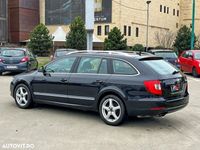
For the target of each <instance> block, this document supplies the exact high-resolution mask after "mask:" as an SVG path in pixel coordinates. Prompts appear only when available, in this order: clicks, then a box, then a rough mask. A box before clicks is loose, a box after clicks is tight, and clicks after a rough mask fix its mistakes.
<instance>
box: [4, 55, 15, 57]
mask: <svg viewBox="0 0 200 150" xmlns="http://www.w3.org/2000/svg"><path fill="white" fill-rule="evenodd" d="M2 56H3V57H13V56H11V55H2Z"/></svg>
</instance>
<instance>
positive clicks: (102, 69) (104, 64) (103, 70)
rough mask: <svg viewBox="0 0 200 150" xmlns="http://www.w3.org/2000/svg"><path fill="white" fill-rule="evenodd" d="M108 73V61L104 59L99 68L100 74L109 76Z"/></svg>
mask: <svg viewBox="0 0 200 150" xmlns="http://www.w3.org/2000/svg"><path fill="white" fill-rule="evenodd" d="M107 73H108V65H107V59H102V61H101V65H100V67H99V74H107Z"/></svg>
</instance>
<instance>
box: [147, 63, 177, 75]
mask: <svg viewBox="0 0 200 150" xmlns="http://www.w3.org/2000/svg"><path fill="white" fill-rule="evenodd" d="M144 63H145V64H146V65H147V66H149V67H150V68H152V69H153V70H154V71H156V72H157V73H159V74H161V75H168V74H173V73H174V72H177V71H178V70H177V69H176V68H175V67H173V66H172V65H171V64H170V63H168V62H166V61H165V60H146V61H144Z"/></svg>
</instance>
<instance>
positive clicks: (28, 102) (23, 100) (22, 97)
mask: <svg viewBox="0 0 200 150" xmlns="http://www.w3.org/2000/svg"><path fill="white" fill-rule="evenodd" d="M14 98H15V102H16V104H17V106H18V107H19V108H22V109H26V108H29V107H31V106H32V103H33V101H32V96H31V92H30V90H29V88H28V87H27V86H26V85H25V84H19V85H17V87H16V88H15V92H14Z"/></svg>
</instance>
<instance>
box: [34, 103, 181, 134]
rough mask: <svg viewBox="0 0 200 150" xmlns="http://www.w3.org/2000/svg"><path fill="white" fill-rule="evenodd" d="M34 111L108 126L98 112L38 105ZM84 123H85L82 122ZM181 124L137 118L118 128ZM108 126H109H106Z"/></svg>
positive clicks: (160, 127)
mask: <svg viewBox="0 0 200 150" xmlns="http://www.w3.org/2000/svg"><path fill="white" fill-rule="evenodd" d="M34 109H37V110H44V111H48V112H49V111H50V112H49V113H52V112H53V113H54V114H55V113H56V114H57V115H67V116H69V117H70V118H71V117H72V118H75V119H79V120H80V122H82V121H83V120H84V121H85V122H88V121H90V122H93V123H97V124H101V125H106V124H104V122H103V121H102V120H101V118H100V115H99V113H98V112H93V111H84V110H79V109H73V108H66V107H57V106H52V105H45V104H37V105H36V106H35V108H34ZM82 123H83V122H82ZM180 124H181V122H179V121H178V120H177V119H176V118H172V117H167V116H165V117H149V118H137V117H127V118H126V119H125V121H124V123H123V124H122V125H120V126H117V127H116V128H138V129H141V130H147V131H149V130H151V129H155V128H157V129H160V130H161V129H166V128H174V129H176V127H177V128H178V127H180ZM106 126H107V125H106Z"/></svg>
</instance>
